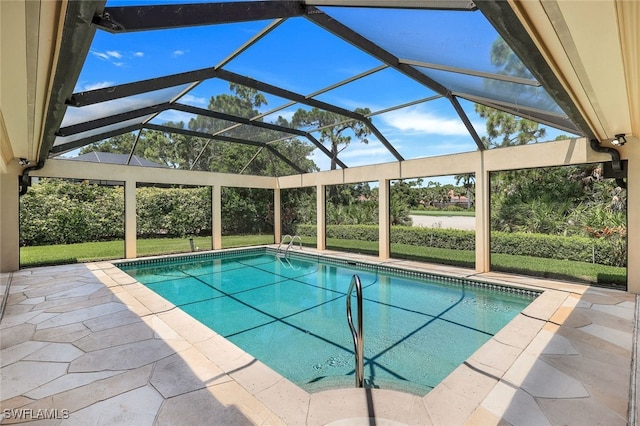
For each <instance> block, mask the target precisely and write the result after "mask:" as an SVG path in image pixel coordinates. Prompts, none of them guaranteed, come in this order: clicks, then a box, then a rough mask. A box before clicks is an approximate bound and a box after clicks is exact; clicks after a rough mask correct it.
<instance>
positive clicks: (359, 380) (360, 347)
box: [347, 275, 364, 388]
mask: <svg viewBox="0 0 640 426" xmlns="http://www.w3.org/2000/svg"><path fill="white" fill-rule="evenodd" d="M353 287H355V288H356V299H357V302H358V331H356V329H355V327H354V326H353V318H352V315H351V293H353ZM347 322H348V323H349V328H350V329H351V336H352V337H353V347H354V351H355V356H356V387H357V388H361V387H364V336H363V334H362V330H363V328H362V283H361V282H360V277H359V276H358V275H354V276H353V278H351V284H350V285H349V291H348V292H347Z"/></svg>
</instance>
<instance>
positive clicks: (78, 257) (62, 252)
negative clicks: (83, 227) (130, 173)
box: [20, 235, 273, 268]
mask: <svg viewBox="0 0 640 426" xmlns="http://www.w3.org/2000/svg"><path fill="white" fill-rule="evenodd" d="M193 244H194V246H196V247H198V250H200V251H202V250H211V237H195V238H194V239H193ZM263 244H273V236H272V235H229V236H223V237H222V247H223V248H231V247H245V246H255V245H263ZM190 251H191V245H190V243H189V239H188V238H148V239H139V240H137V242H136V252H137V255H138V257H144V256H157V255H160V254H174V253H186V252H190ZM122 258H124V241H123V240H118V241H101V242H90V243H78V244H58V245H53V246H31V247H20V266H21V267H23V268H28V267H33V266H45V265H61V264H65V263H83V262H96V261H100V260H113V259H122Z"/></svg>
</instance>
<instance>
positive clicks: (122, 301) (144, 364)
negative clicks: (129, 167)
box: [0, 249, 637, 425]
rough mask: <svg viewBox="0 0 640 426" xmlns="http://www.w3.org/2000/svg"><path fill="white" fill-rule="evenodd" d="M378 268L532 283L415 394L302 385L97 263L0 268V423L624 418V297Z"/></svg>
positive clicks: (454, 271) (628, 305)
mask: <svg viewBox="0 0 640 426" xmlns="http://www.w3.org/2000/svg"><path fill="white" fill-rule="evenodd" d="M305 250H307V249H305ZM310 251H311V250H310ZM322 253H323V254H326V255H332V253H331V252H322ZM333 254H335V255H339V256H340V257H342V258H345V257H352V258H354V259H359V260H368V261H372V262H374V263H380V262H379V261H378V260H377V259H375V258H369V257H366V256H357V255H350V254H346V255H345V254H344V253H340V254H337V253H333ZM383 263H388V264H394V265H396V266H404V267H407V268H413V269H420V270H426V271H429V272H434V273H439V274H445V275H455V276H464V277H472V278H474V279H479V280H487V281H490V282H501V283H508V284H511V285H520V286H526V287H534V288H538V289H542V290H544V293H543V294H542V295H541V296H539V297H538V298H537V299H536V300H535V301H534V302H533V303H532V304H531V305H530V306H528V307H527V308H526V309H525V310H524V311H523V312H522V313H521V314H520V315H518V316H517V317H516V318H515V319H514V320H513V321H512V322H511V323H509V324H508V325H507V327H505V328H504V329H503V330H501V331H500V332H499V333H498V334H496V335H495V336H494V337H493V338H492V339H491V340H490V341H489V342H487V344H485V345H484V346H483V347H482V348H480V349H479V350H478V351H477V352H476V353H475V354H473V355H472V356H471V357H470V358H469V359H468V360H467V361H466V362H465V363H464V364H463V365H461V366H460V367H459V368H458V369H456V370H455V371H454V372H453V373H452V374H451V375H449V376H448V377H447V378H446V379H445V380H444V381H443V382H442V383H441V384H440V385H439V386H437V387H436V388H435V389H434V390H433V391H432V392H430V393H429V394H428V395H426V396H425V397H418V396H414V395H409V394H403V393H400V392H395V391H390V390H383V389H367V390H362V389H338V390H331V391H323V392H319V393H314V394H308V393H307V392H305V391H303V390H301V389H300V388H298V387H297V386H295V385H294V384H292V383H291V382H289V381H288V380H287V379H285V378H283V377H281V376H280V375H278V374H277V373H275V372H274V371H272V370H271V369H270V368H268V367H267V366H265V365H263V364H262V363H261V362H260V361H258V360H256V359H254V358H253V357H252V356H250V355H248V354H246V353H245V352H243V351H242V350H240V349H239V348H237V347H236V346H234V345H233V344H231V343H230V342H228V341H226V340H225V339H223V338H222V337H220V336H218V335H217V334H216V333H214V332H213V331H211V330H209V329H208V328H206V327H204V326H202V325H201V324H199V323H198V322H196V321H194V320H192V319H191V318H190V317H189V316H188V315H186V314H185V313H183V312H182V311H181V310H179V309H177V308H175V307H174V306H173V305H172V304H170V303H168V302H167V301H165V300H164V299H162V298H161V297H160V296H158V295H156V294H155V293H153V292H152V291H150V290H149V289H147V288H146V287H144V286H143V285H141V284H139V283H137V282H136V281H135V280H133V279H132V278H131V277H129V276H128V275H126V274H125V273H123V272H121V271H120V270H119V269H117V268H116V267H115V266H113V264H112V263H110V262H100V263H93V264H76V265H67V266H58V267H48V268H34V269H25V270H21V271H18V272H15V273H12V274H2V275H0V297H3V295H4V290H5V289H6V287H7V285H9V292H8V298H7V300H6V308H5V311H4V314H3V318H2V321H1V322H0V376H1V377H0V380H1V382H0V419H2V421H1V423H2V424H11V423H21V422H25V421H33V424H73V425H77V424H109V425H114V424H116V425H117V424H122V425H152V424H158V425H165V424H177V425H189V424H194V425H196V424H197V425H202V424H211V425H231V424H233V425H241V424H254V425H325V424H331V425H359V424H362V425H368V424H373V423H371V422H370V418H375V424H378V425H398V424H408V425H465V424H467V425H488V424H496V425H545V424H549V425H564V424H575V425H591V424H593V425H595V424H602V425H624V424H627V423H628V422H629V420H630V419H634V418H635V417H636V416H630V415H629V413H630V411H629V410H630V409H634V408H636V407H637V404H636V399H635V398H636V395H635V389H633V388H634V387H635V386H634V385H635V374H636V373H635V372H632V366H635V363H633V356H634V354H635V352H636V351H634V347H633V346H634V344H636V345H637V339H635V338H634V334H635V333H636V328H635V327H634V324H635V321H636V319H635V316H636V297H635V296H634V295H632V294H627V293H624V292H620V291H614V290H608V289H601V288H593V287H586V286H582V285H579V284H575V283H569V282H559V281H552V280H538V279H533V278H527V277H522V276H511V275H507V274H499V273H487V274H475V273H474V272H473V271H470V270H466V269H461V268H452V267H447V266H438V265H425V264H421V263H417V262H408V261H400V260H391V261H387V262H383ZM425 368H428V366H425ZM632 373H633V374H632Z"/></svg>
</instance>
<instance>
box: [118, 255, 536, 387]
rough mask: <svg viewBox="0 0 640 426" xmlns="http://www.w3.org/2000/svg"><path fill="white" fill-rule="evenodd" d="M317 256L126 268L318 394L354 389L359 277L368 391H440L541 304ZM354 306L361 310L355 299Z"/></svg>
mask: <svg viewBox="0 0 640 426" xmlns="http://www.w3.org/2000/svg"><path fill="white" fill-rule="evenodd" d="M319 259H320V258H319V257H309V258H304V257H298V256H295V257H291V256H290V257H289V258H288V259H281V258H279V257H276V256H274V254H273V253H272V252H265V251H264V250H262V251H258V252H249V253H244V254H238V255H228V254H226V255H225V256H224V257H212V256H209V257H208V258H207V257H202V256H200V257H197V256H196V257H190V258H186V259H185V258H173V259H169V260H166V259H165V260H162V261H155V262H139V261H138V262H136V261H134V262H131V263H125V264H121V265H120V268H121V269H123V270H124V271H126V272H127V273H128V274H130V275H131V276H133V277H135V278H136V279H137V280H138V281H139V282H141V283H143V284H144V285H146V286H147V287H149V288H150V289H152V290H153V291H155V292H156V293H158V294H159V295H161V296H163V297H164V298H165V299H167V300H169V301H170V302H172V303H173V304H175V305H176V306H178V307H179V308H180V309H182V310H184V311H185V312H186V313H188V314H190V315H191V316H192V317H193V318H195V319H196V320H198V321H200V322H202V323H203V324H205V325H207V326H208V327H210V328H211V329H213V330H214V331H216V332H217V333H218V334H220V335H222V336H224V337H226V338H227V339H228V340H230V341H232V342H233V343H235V344H236V345H237V346H239V347H241V348H242V349H243V350H244V351H246V352H248V353H250V354H251V355H253V356H254V357H255V358H257V359H259V360H260V361H262V362H263V363H265V364H266V365H268V366H270V367H271V368H273V369H274V370H276V371H277V372H278V373H280V374H281V375H283V376H285V377H287V378H288V379H289V380H291V381H293V382H294V383H296V384H297V385H298V386H300V387H302V388H304V389H306V390H307V391H310V392H313V391H317V390H321V389H326V388H333V387H345V386H353V385H354V358H355V357H354V350H353V340H352V337H351V333H350V330H349V327H348V324H347V319H346V308H345V306H346V297H347V296H346V293H347V290H348V288H349V284H350V281H351V278H352V276H353V274H358V276H359V277H360V279H361V281H362V287H363V295H364V303H363V311H364V321H363V326H364V333H363V334H364V342H365V344H364V355H365V373H364V377H365V381H366V384H367V386H371V387H382V388H390V389H396V390H403V391H407V392H412V393H415V394H418V395H424V394H426V393H427V392H428V391H429V390H431V389H432V388H433V387H435V386H436V385H437V384H438V383H439V382H440V381H441V380H442V379H444V378H445V377H446V376H447V375H448V374H449V373H451V372H452V371H453V370H454V369H455V368H456V367H457V366H458V365H460V364H461V363H462V362H463V361H465V360H466V359H467V358H468V357H469V356H470V355H471V354H472V353H473V352H475V351H476V350H477V349H478V348H479V347H480V346H481V345H482V344H484V343H485V342H486V341H487V340H489V339H490V338H491V336H493V335H494V334H495V333H496V332H498V331H499V330H500V329H501V328H502V327H503V326H504V325H506V324H507V323H508V322H509V321H510V320H511V319H512V318H513V317H515V316H516V315H517V314H518V313H519V312H520V311H521V310H522V309H523V308H524V307H525V306H527V305H528V304H529V303H530V302H531V301H532V300H533V298H534V297H535V294H534V293H531V292H526V291H519V290H513V289H508V288H504V287H501V290H500V291H496V290H489V289H487V288H484V287H483V286H480V285H479V284H477V283H473V282H465V281H461V280H449V282H446V281H444V280H439V279H423V278H419V277H414V276H411V277H410V278H409V277H407V276H408V275H410V274H408V273H406V272H400V271H394V270H391V269H390V268H376V267H375V266H365V265H362V264H359V265H348V264H347V262H340V261H328V262H329V263H325V262H324V261H322V259H320V260H319ZM382 269H385V271H383V270H382ZM411 275H417V274H415V273H414V274H411ZM352 297H354V298H355V292H354V295H353V296H352ZM352 305H353V306H354V309H355V306H356V303H355V301H354V303H352ZM354 318H356V313H355V312H354Z"/></svg>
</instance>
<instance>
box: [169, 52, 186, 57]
mask: <svg viewBox="0 0 640 426" xmlns="http://www.w3.org/2000/svg"><path fill="white" fill-rule="evenodd" d="M185 53H186V52H185V51H184V50H174V51H173V53H172V56H173V57H174V58H177V57H178V56H182V55H184V54H185Z"/></svg>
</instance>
